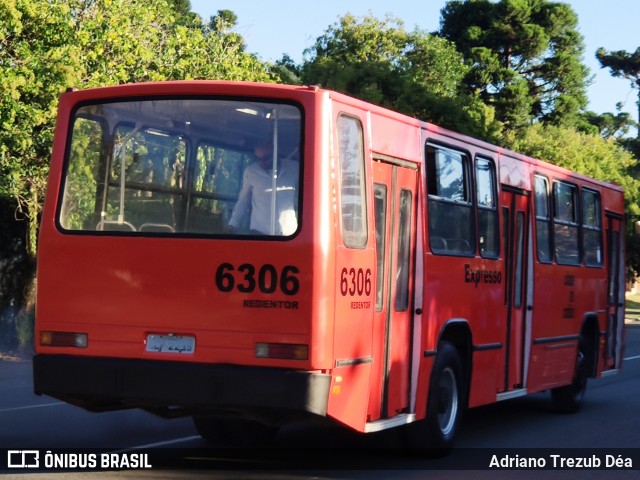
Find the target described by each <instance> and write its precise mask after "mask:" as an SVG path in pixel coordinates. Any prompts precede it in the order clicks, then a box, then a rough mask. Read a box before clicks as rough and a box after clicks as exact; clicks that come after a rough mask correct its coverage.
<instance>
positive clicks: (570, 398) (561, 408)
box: [551, 335, 594, 413]
mask: <svg viewBox="0 0 640 480" xmlns="http://www.w3.org/2000/svg"><path fill="white" fill-rule="evenodd" d="M593 355H594V353H593V351H592V349H590V348H589V345H588V342H587V340H586V338H585V337H584V336H583V335H581V336H580V339H579V341H578V356H577V359H576V371H575V374H574V378H573V381H572V382H571V384H569V385H566V386H564V387H558V388H554V389H552V390H551V399H552V401H553V405H554V407H555V409H556V410H557V411H558V412H561V413H576V412H578V411H580V409H581V408H582V404H583V399H584V394H585V392H586V390H587V379H588V378H589V374H590V369H591V365H593V363H592V362H593Z"/></svg>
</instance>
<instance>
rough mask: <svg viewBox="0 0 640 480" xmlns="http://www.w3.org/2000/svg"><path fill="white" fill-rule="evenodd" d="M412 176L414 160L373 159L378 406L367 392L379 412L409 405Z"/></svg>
mask: <svg viewBox="0 0 640 480" xmlns="http://www.w3.org/2000/svg"><path fill="white" fill-rule="evenodd" d="M417 178H418V170H417V165H415V164H412V163H410V162H405V161H401V160H395V159H389V158H387V157H385V159H384V160H382V159H379V158H378V159H374V165H373V181H374V199H375V200H374V202H375V208H374V210H375V228H376V252H377V253H376V261H377V268H376V271H377V275H376V305H375V318H374V345H373V348H374V352H375V353H374V355H375V359H374V373H372V375H374V378H372V395H376V396H377V398H378V399H381V402H380V404H379V408H378V402H377V401H376V397H373V396H372V403H371V407H373V410H372V408H371V407H370V411H369V413H370V414H371V415H373V416H381V417H382V418H389V417H393V416H395V415H397V414H398V413H401V412H407V411H408V409H409V388H410V378H409V377H410V370H411V365H410V361H411V344H412V339H411V330H412V329H411V319H412V317H413V315H412V310H413V304H412V301H413V286H414V282H413V273H414V268H415V244H416V198H417V185H418V183H417ZM378 359H379V360H380V361H379V360H378Z"/></svg>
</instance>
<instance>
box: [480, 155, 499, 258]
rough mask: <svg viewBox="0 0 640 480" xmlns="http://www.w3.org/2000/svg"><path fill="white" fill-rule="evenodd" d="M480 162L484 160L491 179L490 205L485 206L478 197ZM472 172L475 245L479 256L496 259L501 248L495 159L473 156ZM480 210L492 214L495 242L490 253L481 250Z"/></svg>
mask: <svg viewBox="0 0 640 480" xmlns="http://www.w3.org/2000/svg"><path fill="white" fill-rule="evenodd" d="M480 162H486V164H487V166H488V167H489V178H490V180H491V195H492V203H491V206H487V205H486V204H481V202H480V199H479V198H478V197H479V194H480V189H479V188H478V187H479V181H478V180H479V178H480V176H479V175H478V171H479V169H478V164H479V163H480ZM474 173H475V201H476V205H477V213H476V217H477V218H476V237H477V241H478V247H477V251H478V252H479V253H480V256H481V257H482V258H487V259H498V258H500V249H501V242H500V214H499V209H498V207H499V203H500V200H499V193H498V175H497V169H496V164H495V161H494V160H493V159H492V158H490V157H486V156H482V155H477V156H476V158H475V165H474ZM481 211H482V212H485V213H492V214H493V222H494V232H493V236H494V238H495V240H494V244H495V250H493V251H491V253H490V254H489V253H486V252H485V250H483V248H482V246H481V244H483V243H484V242H481V238H482V236H481V233H484V232H480V224H481V222H480V214H481Z"/></svg>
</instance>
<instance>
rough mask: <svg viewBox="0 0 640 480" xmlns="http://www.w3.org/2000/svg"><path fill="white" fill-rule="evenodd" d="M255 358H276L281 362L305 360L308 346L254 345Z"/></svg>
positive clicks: (307, 355)
mask: <svg viewBox="0 0 640 480" xmlns="http://www.w3.org/2000/svg"><path fill="white" fill-rule="evenodd" d="M256 357H257V358H278V359H281V360H307V359H308V358H309V345H295V344H291V343H256Z"/></svg>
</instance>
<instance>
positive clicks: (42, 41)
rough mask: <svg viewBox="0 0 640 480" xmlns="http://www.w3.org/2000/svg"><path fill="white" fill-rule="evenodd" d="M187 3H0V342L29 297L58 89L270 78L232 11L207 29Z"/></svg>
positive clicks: (107, 0)
mask: <svg viewBox="0 0 640 480" xmlns="http://www.w3.org/2000/svg"><path fill="white" fill-rule="evenodd" d="M187 4H188V2H183V1H178V0H175V1H167V0H148V1H145V2H139V1H136V0H0V223H1V224H2V227H0V230H1V231H2V235H0V337H1V338H8V337H11V336H12V335H11V334H10V332H8V331H5V327H6V326H7V325H12V324H13V325H14V327H13V330H14V331H17V330H20V329H19V328H18V327H19V325H16V324H15V323H16V321H17V320H15V319H16V318H18V317H20V316H21V315H22V313H20V312H22V311H23V309H22V307H23V306H24V305H26V304H27V303H28V298H27V297H29V295H30V294H29V292H32V288H31V287H30V285H32V283H31V279H32V278H33V277H32V273H33V270H34V265H35V261H34V258H35V251H36V239H37V232H38V220H39V215H40V210H41V205H42V200H43V197H44V188H45V183H46V179H47V174H48V168H49V167H48V166H49V157H50V149H51V145H52V139H53V129H54V123H55V118H56V108H57V100H58V96H59V95H60V93H61V92H63V91H64V90H65V89H66V88H68V87H78V88H85V87H94V86H102V85H113V84H119V83H125V82H140V81H155V80H167V79H223V78H224V79H234V80H261V81H272V79H273V76H272V75H271V74H270V73H269V72H268V70H267V67H266V65H264V64H263V63H262V62H260V61H259V60H258V59H257V58H256V57H255V56H254V55H251V54H249V53H247V52H246V51H245V44H244V41H243V39H242V37H241V36H240V35H238V34H237V33H234V32H233V31H232V27H233V25H235V15H234V14H233V13H232V12H228V11H225V12H221V13H219V15H218V16H217V17H214V18H213V19H211V21H210V22H208V23H205V22H203V21H202V19H201V18H200V17H199V16H198V15H195V14H193V15H189V14H188V12H186V11H185V8H186V7H187ZM16 218H17V219H18V220H26V221H21V222H19V221H15V219H16ZM24 226H27V227H28V228H23V227H24ZM23 237H24V238H26V240H23ZM7 307H10V308H7ZM16 311H17V312H18V313H15V312H16ZM6 312H9V313H6ZM12 312H13V313H12ZM10 330H11V329H10Z"/></svg>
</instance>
